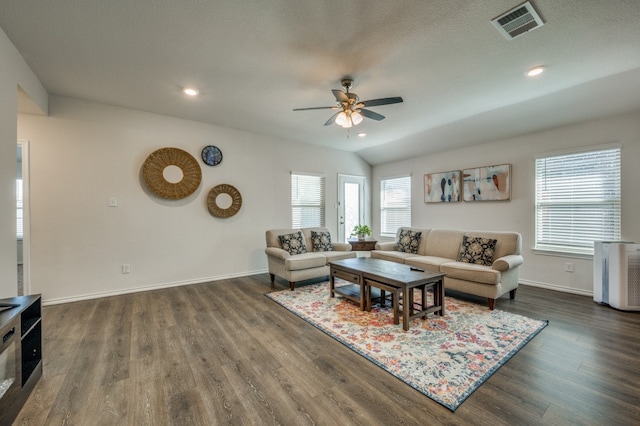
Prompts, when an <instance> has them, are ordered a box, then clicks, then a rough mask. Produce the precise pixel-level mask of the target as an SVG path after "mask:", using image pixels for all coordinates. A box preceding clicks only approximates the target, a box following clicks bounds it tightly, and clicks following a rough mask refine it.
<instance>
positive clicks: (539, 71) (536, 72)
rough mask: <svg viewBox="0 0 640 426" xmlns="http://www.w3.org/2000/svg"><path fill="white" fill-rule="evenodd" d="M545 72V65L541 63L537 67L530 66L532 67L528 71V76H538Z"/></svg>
mask: <svg viewBox="0 0 640 426" xmlns="http://www.w3.org/2000/svg"><path fill="white" fill-rule="evenodd" d="M543 72H544V66H542V65H539V66H537V67H533V68H530V69H529V70H528V71H527V76H528V77H535V76H537V75H540V74H542V73H543Z"/></svg>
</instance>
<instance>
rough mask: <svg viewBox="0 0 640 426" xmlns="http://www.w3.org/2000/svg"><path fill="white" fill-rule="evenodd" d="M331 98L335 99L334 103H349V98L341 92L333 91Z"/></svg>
mask: <svg viewBox="0 0 640 426" xmlns="http://www.w3.org/2000/svg"><path fill="white" fill-rule="evenodd" d="M332 92H333V96H335V97H336V101H338V102H349V97H348V96H347V94H346V93H344V92H343V91H342V90H338V89H333V90H332Z"/></svg>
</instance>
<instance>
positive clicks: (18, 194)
mask: <svg viewBox="0 0 640 426" xmlns="http://www.w3.org/2000/svg"><path fill="white" fill-rule="evenodd" d="M16 207H17V211H16V237H17V239H19V240H21V239H22V179H16Z"/></svg>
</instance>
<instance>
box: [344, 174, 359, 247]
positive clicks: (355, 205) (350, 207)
mask: <svg viewBox="0 0 640 426" xmlns="http://www.w3.org/2000/svg"><path fill="white" fill-rule="evenodd" d="M364 185H365V178H364V177H363V176H351V175H338V241H340V242H346V241H347V239H348V238H349V236H350V235H351V230H353V227H354V226H356V225H358V224H364Z"/></svg>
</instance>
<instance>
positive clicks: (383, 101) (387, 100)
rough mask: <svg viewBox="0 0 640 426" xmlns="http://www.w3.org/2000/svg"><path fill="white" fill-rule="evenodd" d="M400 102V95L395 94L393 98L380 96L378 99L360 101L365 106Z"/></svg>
mask: <svg viewBox="0 0 640 426" xmlns="http://www.w3.org/2000/svg"><path fill="white" fill-rule="evenodd" d="M400 102H404V101H403V100H402V98H401V97H400V96H396V97H394V98H380V99H371V100H368V101H363V102H360V103H361V104H364V106H366V107H372V106H380V105H390V104H399V103H400Z"/></svg>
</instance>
